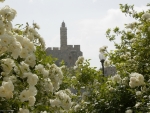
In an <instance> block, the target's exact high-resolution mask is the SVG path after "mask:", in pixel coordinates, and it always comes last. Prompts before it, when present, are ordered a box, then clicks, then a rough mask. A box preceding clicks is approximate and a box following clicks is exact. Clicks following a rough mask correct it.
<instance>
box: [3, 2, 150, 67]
mask: <svg viewBox="0 0 150 113" xmlns="http://www.w3.org/2000/svg"><path fill="white" fill-rule="evenodd" d="M148 2H149V0H5V2H4V3H1V4H0V7H1V8H2V7H4V6H5V5H9V6H10V7H11V8H13V9H15V10H16V11H17V17H16V18H15V19H14V20H13V24H14V25H15V24H24V25H25V23H26V22H28V23H29V24H30V25H31V24H32V23H33V21H34V22H36V23H37V24H39V26H40V28H41V29H40V30H39V33H40V35H41V36H42V37H43V38H44V40H45V42H46V47H60V26H61V23H62V21H64V22H65V23H66V26H67V30H68V34H67V37H68V45H80V46H81V51H82V52H83V56H84V57H85V59H91V61H90V63H91V66H92V67H98V68H99V67H100V66H101V64H100V61H99V57H98V55H99V48H100V47H101V46H104V45H107V46H108V48H109V50H111V49H114V47H113V43H110V42H109V41H108V39H107V38H106V37H105V32H106V30H107V29H108V28H114V27H116V26H118V27H121V28H123V25H124V24H125V23H129V22H132V21H133V20H132V19H131V18H129V17H126V16H124V14H122V13H121V12H120V10H119V4H130V5H133V4H134V5H135V6H136V8H137V9H140V10H143V9H145V6H146V4H147V3H148Z"/></svg>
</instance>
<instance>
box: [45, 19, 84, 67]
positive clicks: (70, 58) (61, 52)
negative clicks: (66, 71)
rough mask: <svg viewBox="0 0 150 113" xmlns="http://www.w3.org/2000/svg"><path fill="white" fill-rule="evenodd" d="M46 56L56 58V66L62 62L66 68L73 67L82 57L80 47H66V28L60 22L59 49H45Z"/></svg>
mask: <svg viewBox="0 0 150 113" xmlns="http://www.w3.org/2000/svg"><path fill="white" fill-rule="evenodd" d="M46 53H47V55H52V57H55V58H57V59H58V60H57V62H56V64H57V65H58V66H59V63H60V62H61V61H62V60H63V61H64V62H65V65H66V66H67V67H73V66H74V65H75V62H76V60H77V59H78V57H79V56H82V52H81V51H80V45H74V46H73V45H67V28H66V26H65V23H64V22H62V24H61V27H60V47H48V48H47V49H46Z"/></svg>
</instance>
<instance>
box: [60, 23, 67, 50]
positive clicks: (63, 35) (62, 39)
mask: <svg viewBox="0 0 150 113" xmlns="http://www.w3.org/2000/svg"><path fill="white" fill-rule="evenodd" d="M66 48H67V28H66V26H65V22H62V24H61V27H60V49H62V50H64V49H66Z"/></svg>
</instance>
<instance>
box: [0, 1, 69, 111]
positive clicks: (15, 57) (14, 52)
mask: <svg viewBox="0 0 150 113" xmlns="http://www.w3.org/2000/svg"><path fill="white" fill-rule="evenodd" d="M1 2H3V0H2V1H1ZM16 14H17V12H16V10H14V9H12V8H10V7H9V6H5V7H4V8H2V9H1V10H0V110H14V112H15V113H29V112H32V113H40V112H46V111H48V112H57V111H58V112H59V111H64V112H65V111H66V110H68V109H69V108H70V107H71V105H72V102H71V98H70V96H71V93H70V91H69V90H68V89H66V90H59V88H60V84H61V83H62V79H63V73H62V70H61V68H60V67H58V66H56V65H55V64H54V62H55V60H56V59H55V58H52V57H50V56H46V53H45V43H44V40H43V38H42V37H41V36H40V34H39V33H38V32H37V29H39V26H38V25H37V24H36V23H33V26H29V24H28V23H27V24H26V26H23V25H20V24H17V25H16V28H15V27H13V25H12V20H13V19H14V18H15V16H16Z"/></svg>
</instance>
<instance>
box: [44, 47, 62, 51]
mask: <svg viewBox="0 0 150 113" xmlns="http://www.w3.org/2000/svg"><path fill="white" fill-rule="evenodd" d="M52 50H60V48H59V47H48V48H47V49H46V51H52Z"/></svg>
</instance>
